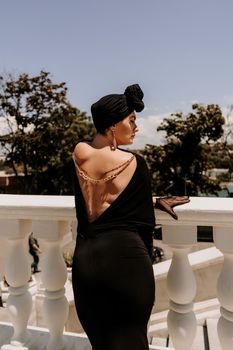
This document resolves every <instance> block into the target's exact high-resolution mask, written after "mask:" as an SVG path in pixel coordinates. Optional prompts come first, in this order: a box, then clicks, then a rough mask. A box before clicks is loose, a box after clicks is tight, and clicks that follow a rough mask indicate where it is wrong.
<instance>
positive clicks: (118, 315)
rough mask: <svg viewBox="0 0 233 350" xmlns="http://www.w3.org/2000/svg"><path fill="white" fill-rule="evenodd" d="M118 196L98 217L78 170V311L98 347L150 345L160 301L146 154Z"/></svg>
mask: <svg viewBox="0 0 233 350" xmlns="http://www.w3.org/2000/svg"><path fill="white" fill-rule="evenodd" d="M135 156H136V160H137V166H136V170H135V172H134V174H133V176H132V178H131V180H130V182H129V183H128V185H127V186H126V188H125V189H124V190H123V192H121V193H120V194H119V195H118V197H117V198H116V199H115V200H114V202H113V203H112V204H111V205H110V206H109V207H108V208H107V209H106V210H105V211H104V212H103V213H102V214H101V215H100V216H99V217H98V218H97V219H96V220H95V221H94V222H92V223H89V222H88V217H87V211H86V205H85V200H84V197H83V194H82V191H81V188H80V185H79V181H78V177H77V176H76V174H75V183H74V188H75V204H76V212H77V218H78V233H77V242H76V248H75V253H74V260H73V273H72V279H73V289H74V298H75V305H76V309H77V313H78V316H79V319H80V322H81V324H82V326H83V328H84V330H85V332H86V333H87V335H88V338H89V340H90V342H91V344H92V347H93V350H131V349H133V350H147V349H149V346H148V341H147V323H148V320H149V317H150V313H151V310H152V307H153V304H154V298H155V284H154V275H153V269H152V263H151V253H152V241H153V238H152V237H153V229H154V225H155V218H154V208H153V203H152V193H151V187H150V178H149V174H148V169H147V166H146V163H145V161H144V159H143V158H142V157H141V156H139V155H135Z"/></svg>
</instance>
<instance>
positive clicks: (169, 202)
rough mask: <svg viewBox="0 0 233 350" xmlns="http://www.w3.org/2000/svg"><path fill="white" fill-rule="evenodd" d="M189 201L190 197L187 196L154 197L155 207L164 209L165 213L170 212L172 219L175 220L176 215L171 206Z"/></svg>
mask: <svg viewBox="0 0 233 350" xmlns="http://www.w3.org/2000/svg"><path fill="white" fill-rule="evenodd" d="M189 202H190V199H189V197H187V196H185V197H179V196H171V197H160V198H156V202H155V208H157V209H160V210H162V211H165V212H166V213H168V214H170V215H171V216H172V217H173V219H175V220H177V219H178V216H177V214H176V213H175V212H174V210H173V208H174V207H176V206H177V205H182V204H185V203H189Z"/></svg>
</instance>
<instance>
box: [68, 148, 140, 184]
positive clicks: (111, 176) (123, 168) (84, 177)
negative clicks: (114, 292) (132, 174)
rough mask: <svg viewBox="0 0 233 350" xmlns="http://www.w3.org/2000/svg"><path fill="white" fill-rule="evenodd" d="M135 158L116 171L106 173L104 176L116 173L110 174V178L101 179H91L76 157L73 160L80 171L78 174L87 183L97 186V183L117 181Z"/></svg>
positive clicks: (118, 167) (115, 169) (121, 165)
mask: <svg viewBox="0 0 233 350" xmlns="http://www.w3.org/2000/svg"><path fill="white" fill-rule="evenodd" d="M134 158H135V156H134V155H132V157H130V158H129V159H128V160H127V161H126V162H124V163H123V164H120V165H118V166H117V167H116V168H114V169H111V170H108V171H106V172H105V173H104V174H108V173H110V172H113V171H116V172H114V173H113V174H110V175H108V176H105V177H102V178H100V179H93V178H92V177H90V176H89V175H87V173H86V172H85V171H84V170H82V169H81V168H80V167H79V166H78V164H77V162H76V161H75V159H74V156H73V159H74V163H75V165H76V167H77V170H78V174H79V175H80V177H81V178H82V179H84V180H86V181H89V182H91V183H94V184H97V183H100V182H107V181H110V180H112V179H115V178H116V177H117V176H118V175H119V174H120V173H121V172H122V171H123V170H125V169H126V168H127V166H128V165H129V164H130V163H131V162H132V160H133V159H134Z"/></svg>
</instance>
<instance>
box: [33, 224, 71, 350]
mask: <svg viewBox="0 0 233 350" xmlns="http://www.w3.org/2000/svg"><path fill="white" fill-rule="evenodd" d="M69 229H70V225H69V222H67V221H34V222H33V225H32V230H33V233H34V234H35V236H36V237H46V236H48V237H49V239H48V238H47V239H46V247H47V251H46V252H45V253H44V256H43V260H42V276H41V279H42V283H43V285H44V287H45V300H44V305H43V308H44V316H45V320H46V323H47V327H48V329H49V330H50V339H49V343H48V347H47V349H48V350H61V349H65V343H64V339H63V329H64V325H65V322H66V320H67V318H68V310H69V306H68V301H67V299H66V297H65V289H64V284H65V282H66V279H67V269H66V265H65V262H64V259H63V256H62V252H61V248H60V241H61V239H62V238H63V236H64V235H65V234H66V233H68V232H69ZM48 233H49V234H48Z"/></svg>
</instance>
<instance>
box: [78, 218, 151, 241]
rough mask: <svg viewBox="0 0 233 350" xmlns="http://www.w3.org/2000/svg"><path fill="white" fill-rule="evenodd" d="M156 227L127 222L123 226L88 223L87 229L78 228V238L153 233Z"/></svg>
mask: <svg viewBox="0 0 233 350" xmlns="http://www.w3.org/2000/svg"><path fill="white" fill-rule="evenodd" d="M153 229H154V227H153V226H152V225H145V224H142V223H137V222H134V223H133V222H126V223H123V224H115V223H106V224H101V225H100V224H98V225H96V224H94V223H93V224H92V223H88V224H87V225H85V227H78V231H77V234H78V235H77V237H79V238H82V239H87V238H94V237H96V236H99V235H102V234H108V233H109V232H112V231H119V232H121V231H130V232H140V231H142V230H143V231H152V230H153Z"/></svg>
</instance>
